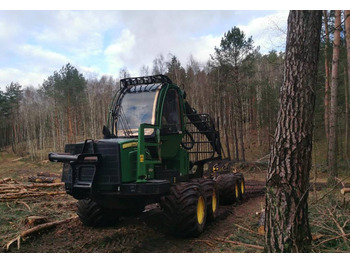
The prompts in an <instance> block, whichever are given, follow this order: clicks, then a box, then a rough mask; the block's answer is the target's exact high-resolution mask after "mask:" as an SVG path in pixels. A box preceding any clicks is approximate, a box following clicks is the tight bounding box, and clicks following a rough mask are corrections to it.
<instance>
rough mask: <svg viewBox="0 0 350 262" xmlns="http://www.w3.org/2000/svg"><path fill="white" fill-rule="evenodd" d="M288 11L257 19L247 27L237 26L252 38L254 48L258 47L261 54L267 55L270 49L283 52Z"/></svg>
mask: <svg viewBox="0 0 350 262" xmlns="http://www.w3.org/2000/svg"><path fill="white" fill-rule="evenodd" d="M288 14H289V11H278V12H277V13H275V14H273V15H268V16H264V17H258V18H255V19H253V20H251V21H250V22H249V23H248V24H247V25H238V27H239V28H240V29H241V30H243V31H244V33H245V34H246V36H247V37H250V36H253V40H254V44H255V46H260V48H261V49H260V52H261V53H268V52H269V51H271V50H272V49H275V50H284V48H285V41H286V33H287V18H288Z"/></svg>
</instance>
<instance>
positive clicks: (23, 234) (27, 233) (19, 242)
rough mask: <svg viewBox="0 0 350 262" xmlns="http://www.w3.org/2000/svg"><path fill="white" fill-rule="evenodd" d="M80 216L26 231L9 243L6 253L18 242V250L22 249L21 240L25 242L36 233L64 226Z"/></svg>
mask: <svg viewBox="0 0 350 262" xmlns="http://www.w3.org/2000/svg"><path fill="white" fill-rule="evenodd" d="M77 217H78V216H73V217H71V218H67V219H63V220H59V221H55V222H49V223H45V224H41V225H38V226H35V227H32V228H30V229H28V230H25V231H23V232H21V233H20V234H19V235H18V236H17V237H16V238H14V239H12V240H11V241H9V242H8V243H7V244H6V251H8V250H9V249H10V247H11V245H12V244H13V243H15V242H16V241H17V249H20V247H21V239H23V240H24V238H25V237H28V236H30V235H32V234H34V233H37V232H39V231H42V230H44V229H49V228H51V227H54V226H57V225H61V224H64V223H66V222H68V221H70V220H73V219H75V218H77Z"/></svg>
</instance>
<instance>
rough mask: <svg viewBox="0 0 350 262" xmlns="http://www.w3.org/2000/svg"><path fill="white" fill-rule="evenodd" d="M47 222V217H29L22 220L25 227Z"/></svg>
mask: <svg viewBox="0 0 350 262" xmlns="http://www.w3.org/2000/svg"><path fill="white" fill-rule="evenodd" d="M46 222H47V217H44V216H29V217H26V218H25V220H24V224H26V225H38V224H43V223H46Z"/></svg>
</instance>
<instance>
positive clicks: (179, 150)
mask: <svg viewBox="0 0 350 262" xmlns="http://www.w3.org/2000/svg"><path fill="white" fill-rule="evenodd" d="M185 98H186V94H185V92H184V90H182V89H180V88H179V87H178V86H176V85H175V84H173V83H172V82H171V80H170V79H169V78H168V77H166V76H164V75H156V76H148V77H138V78H126V79H122V80H121V81H120V89H119V90H118V92H117V93H116V95H115V97H114V98H113V100H112V103H111V107H110V112H109V116H108V124H107V127H106V126H105V127H104V128H103V135H104V138H103V139H100V140H91V139H88V140H85V141H84V142H82V143H77V144H68V145H66V147H65V153H50V154H49V159H50V160H51V161H53V162H63V163H64V166H63V174H62V181H63V182H64V183H65V189H66V191H67V193H68V194H70V195H72V196H73V197H74V198H76V199H78V200H79V202H78V211H77V213H78V215H79V217H80V219H81V221H82V222H83V223H84V224H85V225H87V226H103V225H108V224H112V223H114V222H116V220H117V219H118V218H119V217H120V216H124V215H128V214H133V213H137V212H141V211H143V210H144V207H145V205H147V204H150V203H156V202H158V203H160V204H161V207H162V208H163V210H164V213H165V220H166V223H167V224H168V225H169V229H170V230H171V231H172V232H173V233H175V234H177V235H181V236H195V235H198V234H200V233H201V232H202V231H203V229H204V225H205V222H206V220H207V218H208V219H210V218H215V216H216V214H217V208H218V204H219V202H218V201H219V194H218V189H217V185H216V182H215V179H213V177H206V178H204V177H203V165H204V164H205V163H206V162H208V161H211V160H214V159H221V144H220V140H219V135H218V132H217V131H216V130H215V128H214V124H213V122H212V120H211V118H210V117H209V116H208V115H205V114H197V113H196V112H195V110H194V109H192V108H191V107H190V106H189V104H188V103H187V102H186V100H185ZM189 123H190V124H192V129H191V130H192V131H189V128H188V124H189ZM199 136H202V137H204V138H205V139H204V141H203V139H199V140H198V139H197V140H196V139H194V137H199ZM190 154H193V155H195V157H192V158H193V159H194V160H192V161H190V158H191V157H190ZM198 156H200V157H198ZM194 169H196V172H194V171H193V170H194ZM235 181H236V182H237V183H236V187H237V185H238V182H239V181H238V180H237V179H236V180H235ZM242 183H243V178H241V184H242ZM240 187H242V186H240ZM240 187H237V188H240ZM237 196H238V195H237Z"/></svg>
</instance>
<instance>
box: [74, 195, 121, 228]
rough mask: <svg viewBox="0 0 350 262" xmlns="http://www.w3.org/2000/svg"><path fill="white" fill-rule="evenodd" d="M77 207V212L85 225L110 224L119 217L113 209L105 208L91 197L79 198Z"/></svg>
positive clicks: (102, 225)
mask: <svg viewBox="0 0 350 262" xmlns="http://www.w3.org/2000/svg"><path fill="white" fill-rule="evenodd" d="M77 208H78V210H77V214H78V216H79V218H80V220H81V222H83V224H84V225H85V226H89V227H104V226H111V225H113V224H115V223H116V222H117V221H118V219H119V217H118V214H117V213H116V212H115V211H114V210H110V209H106V208H104V207H102V206H100V205H99V204H98V203H96V202H95V201H93V200H91V199H82V200H79V201H78V203H77Z"/></svg>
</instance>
